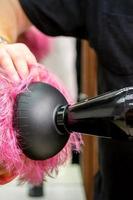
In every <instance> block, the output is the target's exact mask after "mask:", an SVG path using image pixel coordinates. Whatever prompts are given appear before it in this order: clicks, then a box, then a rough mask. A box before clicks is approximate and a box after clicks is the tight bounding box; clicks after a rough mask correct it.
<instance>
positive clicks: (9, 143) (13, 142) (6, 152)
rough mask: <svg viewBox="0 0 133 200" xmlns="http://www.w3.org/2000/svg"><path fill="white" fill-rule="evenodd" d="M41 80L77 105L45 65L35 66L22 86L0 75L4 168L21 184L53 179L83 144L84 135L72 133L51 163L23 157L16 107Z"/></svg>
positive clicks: (0, 159)
mask: <svg viewBox="0 0 133 200" xmlns="http://www.w3.org/2000/svg"><path fill="white" fill-rule="evenodd" d="M37 74H38V76H37ZM38 80H39V81H41V82H45V83H48V84H50V85H52V86H54V87H56V88H57V89H58V90H59V91H60V92H61V93H62V94H63V95H64V96H65V97H66V99H67V101H68V102H69V104H72V103H73V101H72V100H71V98H70V95H69V93H68V92H67V91H66V89H65V88H64V87H63V85H62V84H61V82H60V81H59V80H58V79H57V78H56V77H55V76H54V75H53V74H52V73H51V72H49V71H48V70H47V69H46V68H44V66H42V65H38V66H34V67H33V66H32V67H31V72H30V75H29V76H28V78H27V79H26V80H21V82H20V83H19V84H16V83H11V82H10V80H9V79H8V78H7V75H4V73H2V72H1V73H0V164H2V165H4V166H6V168H7V169H8V170H9V171H13V172H14V174H15V175H17V176H18V177H19V178H20V180H21V181H28V182H30V183H32V184H40V183H41V182H42V181H43V179H45V178H46V176H47V175H52V172H53V171H55V172H58V168H59V166H61V165H63V164H64V163H66V161H67V160H68V159H70V157H71V151H72V149H74V150H76V151H79V150H80V145H81V144H82V139H81V136H80V134H78V133H72V134H71V136H70V139H69V140H68V143H67V144H66V146H65V147H64V148H63V149H62V151H60V152H59V153H58V154H57V155H55V156H54V157H52V158H50V159H47V160H44V161H34V160H31V159H29V158H28V157H26V156H25V155H24V154H23V152H22V150H21V149H20V148H19V145H18V142H17V139H16V138H17V137H16V136H17V135H19V133H18V132H16V130H14V128H13V113H14V111H13V107H14V103H15V98H16V96H17V95H18V94H20V93H21V92H24V91H26V90H27V87H28V85H29V84H30V83H32V82H36V81H38ZM44 148H45V147H44Z"/></svg>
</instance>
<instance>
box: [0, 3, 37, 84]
mask: <svg viewBox="0 0 133 200" xmlns="http://www.w3.org/2000/svg"><path fill="white" fill-rule="evenodd" d="M30 25H31V23H30V21H29V20H28V18H27V17H26V15H25V14H24V12H23V10H22V8H21V6H20V4H19V1H18V0H1V2H0V38H1V40H0V66H1V68H2V69H4V70H6V73H7V74H8V76H9V77H10V78H11V80H12V81H19V80H20V79H21V78H25V77H26V76H27V75H28V73H29V69H28V65H30V64H35V63H36V62H37V61H36V58H35V56H34V55H33V54H32V53H31V52H30V50H29V49H28V48H27V47H26V46H25V45H24V44H17V43H15V42H16V40H17V37H18V36H19V35H20V34H21V33H23V32H24V31H25V30H27V29H28V28H29V27H30ZM6 42H7V44H6ZM11 43H12V44H11Z"/></svg>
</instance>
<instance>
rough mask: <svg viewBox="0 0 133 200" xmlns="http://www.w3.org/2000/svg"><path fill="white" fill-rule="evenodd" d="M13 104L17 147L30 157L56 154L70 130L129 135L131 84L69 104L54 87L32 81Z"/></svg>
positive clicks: (132, 102)
mask: <svg viewBox="0 0 133 200" xmlns="http://www.w3.org/2000/svg"><path fill="white" fill-rule="evenodd" d="M15 107H16V109H15V110H16V111H15V115H14V116H15V117H14V120H15V128H16V129H18V130H19V134H20V135H19V138H18V141H19V144H20V147H21V148H22V150H23V152H24V153H25V154H26V155H27V156H28V157H30V158H31V159H34V160H44V159H47V158H50V157H52V156H54V155H56V154H57V153H58V152H59V151H61V150H62V148H63V147H64V146H65V144H66V143H67V141H68V139H69V136H70V133H72V132H73V131H77V132H81V133H83V134H84V133H86V134H90V135H96V136H99V137H107V138H117V139H120V138H123V137H126V138H128V137H132V136H133V88H132V87H128V88H123V89H120V90H117V91H114V92H109V93H106V94H104V95H101V96H98V97H95V98H92V99H87V100H85V101H83V102H80V103H77V104H75V105H72V106H71V105H68V103H67V101H66V99H65V98H64V96H63V95H62V94H61V93H60V92H59V91H58V90H57V89H55V88H54V87H52V86H50V85H48V84H45V83H40V82H39V83H33V84H31V85H30V86H29V88H28V90H27V91H26V92H25V93H23V94H20V95H18V97H17V100H16V104H15ZM107 127H109V128H108V130H107ZM112 127H115V128H116V129H119V131H118V133H119V135H117V131H116V132H115V134H114V132H112V131H111V128H112Z"/></svg>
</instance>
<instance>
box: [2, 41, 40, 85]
mask: <svg viewBox="0 0 133 200" xmlns="http://www.w3.org/2000/svg"><path fill="white" fill-rule="evenodd" d="M36 63H37V60H36V58H35V56H34V55H33V54H32V53H31V51H30V50H29V49H28V47H27V46H26V45H24V44H21V43H16V44H9V45H3V47H1V48H0V66H1V67H2V68H3V69H4V70H6V73H7V74H8V76H9V77H10V78H11V80H13V81H17V82H18V81H19V80H20V79H24V78H26V77H27V76H28V74H29V71H30V70H29V65H35V64H36Z"/></svg>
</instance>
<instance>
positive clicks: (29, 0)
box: [19, 0, 87, 38]
mask: <svg viewBox="0 0 133 200" xmlns="http://www.w3.org/2000/svg"><path fill="white" fill-rule="evenodd" d="M19 1H20V4H21V6H22V8H23V10H24V12H25V13H26V15H27V16H28V18H29V19H30V21H31V22H32V23H33V24H34V25H35V26H36V27H37V28H38V29H40V30H41V31H42V32H44V33H45V34H48V35H51V36H58V35H64V36H74V37H80V38H86V37H87V31H86V24H85V22H86V19H85V16H86V13H85V10H86V9H85V0H19Z"/></svg>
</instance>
